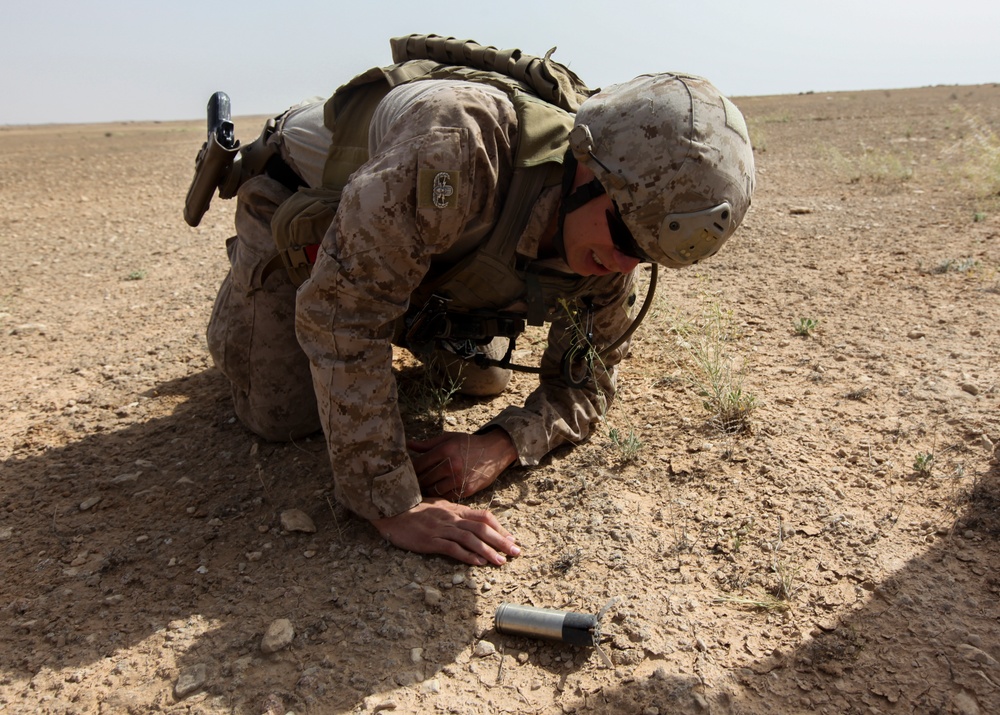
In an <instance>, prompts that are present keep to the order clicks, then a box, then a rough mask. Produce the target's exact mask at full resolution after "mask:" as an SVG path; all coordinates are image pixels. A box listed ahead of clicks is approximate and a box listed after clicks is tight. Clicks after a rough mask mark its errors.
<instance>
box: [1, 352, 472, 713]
mask: <svg viewBox="0 0 1000 715" xmlns="http://www.w3.org/2000/svg"><path fill="white" fill-rule="evenodd" d="M223 383H224V380H223V378H222V377H221V375H219V374H218V373H217V372H215V371H214V370H209V371H206V372H202V373H199V374H195V375H193V376H190V377H186V378H183V379H180V380H177V381H174V382H172V383H168V384H165V385H161V386H159V387H158V388H157V389H156V390H155V391H151V393H150V395H151V396H155V398H156V399H160V400H164V401H167V402H168V403H170V404H173V405H175V406H174V407H173V409H172V412H171V413H170V414H169V415H165V416H161V417H158V418H154V419H148V420H145V421H143V422H141V423H138V424H131V425H126V426H124V427H123V428H121V429H118V430H115V431H108V432H104V433H98V434H89V435H86V436H84V437H82V438H80V439H79V440H78V441H74V442H72V443H70V444H66V445H65V446H63V447H58V448H50V447H47V446H46V445H47V444H52V443H53V441H52V440H51V439H50V438H51V435H47V434H44V430H41V428H37V429H35V430H34V431H33V432H30V433H29V434H28V436H27V438H26V439H25V440H24V442H23V443H22V444H20V445H18V446H17V447H16V448H15V456H14V457H12V458H10V459H8V460H7V461H6V462H5V463H4V464H3V465H2V471H3V475H4V476H3V481H2V484H0V490H2V491H0V494H2V497H0V499H2V501H0V515H2V517H0V558H2V560H3V563H4V573H5V576H4V580H3V585H2V586H0V594H2V596H0V598H2V602H0V608H2V614H3V617H2V620H0V641H2V642H3V643H4V644H5V646H4V648H3V651H2V653H0V670H2V674H0V677H2V679H3V681H4V684H5V685H8V686H9V685H11V684H12V683H15V684H19V683H21V682H22V681H23V682H24V687H25V688H26V689H31V690H33V691H35V693H36V695H34V696H32V700H33V701H34V702H36V703H44V702H45V701H47V700H48V701H50V702H51V701H53V700H55V701H58V699H59V697H60V692H61V691H62V689H63V683H65V682H70V683H79V682H81V680H85V679H86V678H87V677H88V676H89V673H90V672H91V671H98V670H102V671H103V670H104V668H103V666H102V664H104V665H107V662H106V660H107V659H111V660H112V661H114V662H115V664H114V667H113V668H112V669H111V670H110V673H111V675H109V676H108V677H107V678H105V680H104V682H103V683H102V684H100V685H99V686H98V685H95V687H98V688H99V689H100V690H101V691H102V695H100V696H99V698H100V699H101V701H102V705H105V706H107V707H110V708H111V710H113V711H115V712H119V711H134V712H146V711H149V710H150V709H154V708H155V709H158V708H160V707H168V706H170V705H171V704H173V703H174V702H175V701H176V699H177V698H176V695H175V692H174V689H175V685H176V684H177V681H178V678H179V677H181V676H182V675H183V678H182V687H183V683H190V682H191V681H190V680H184V678H188V679H190V678H194V679H195V681H198V680H200V681H201V685H200V686H199V687H195V688H194V690H195V691H200V692H202V693H206V692H207V694H208V697H211V698H216V699H220V700H221V701H222V702H223V703H224V704H225V705H226V706H227V707H236V709H237V710H239V707H238V706H239V704H240V703H246V704H248V705H247V708H248V709H249V710H255V711H256V712H260V711H261V708H262V707H263V706H262V705H260V703H265V704H266V703H267V702H269V700H270V701H274V700H276V701H277V702H279V703H281V706H282V707H285V708H287V709H294V708H295V707H299V708H301V707H304V706H308V705H309V704H310V703H316V702H320V701H321V702H323V703H324V708H325V709H326V708H328V709H330V710H331V711H332V710H340V709H350V708H351V707H353V706H354V705H356V704H357V703H358V702H360V701H361V700H362V699H363V698H364V697H365V696H366V695H369V694H372V693H377V692H383V691H385V690H388V689H390V688H391V687H395V686H396V685H400V684H402V685H409V684H412V683H415V682H421V681H423V680H425V679H426V678H428V677H431V676H432V675H433V674H434V673H435V672H436V671H437V670H438V669H440V668H441V667H443V666H444V665H445V664H448V663H452V662H453V661H454V660H455V658H456V655H457V653H458V651H460V650H461V649H463V648H465V649H467V648H468V644H469V643H470V642H471V641H472V640H473V639H474V636H475V634H474V633H473V630H474V628H475V615H474V610H475V609H474V603H473V601H474V591H473V590H472V589H471V588H468V587H461V586H462V582H461V580H460V577H458V576H456V574H458V573H460V572H461V569H459V568H457V565H456V564H454V563H453V562H448V561H445V560H443V559H434V558H423V557H418V556H415V555H411V554H406V553H404V552H401V551H398V550H395V549H388V550H387V549H386V548H384V547H383V543H382V542H381V540H380V539H379V538H378V536H377V534H376V533H375V532H374V530H372V529H371V528H370V526H369V525H368V524H367V523H365V522H362V521H360V520H358V519H356V518H355V517H352V516H351V515H349V514H348V513H347V512H346V511H345V510H343V509H342V508H341V507H338V506H336V505H335V504H334V502H333V497H332V493H331V491H330V489H329V485H330V478H329V465H328V460H327V457H326V452H325V448H324V445H323V441H322V439H313V440H306V441H303V442H301V443H298V444H293V445H276V444H267V443H263V444H261V443H258V441H257V440H256V439H255V438H254V437H253V435H250V434H249V433H247V432H246V431H245V430H244V429H243V428H242V427H240V426H239V425H238V424H235V423H234V421H233V420H232V417H231V414H232V412H231V406H230V403H229V398H228V394H227V391H226V388H225V386H224V384H223ZM287 509H301V510H303V511H305V512H306V513H307V514H308V515H309V516H310V517H311V519H312V520H313V522H314V523H315V525H316V527H317V531H316V533H289V532H287V531H285V530H284V529H283V528H282V526H281V519H280V517H281V513H282V512H283V511H284V510H287ZM282 618H285V619H288V620H289V621H290V622H291V623H292V624H293V626H294V629H295V638H294V641H293V642H292V644H291V646H290V647H288V648H285V649H283V650H280V651H278V652H277V653H274V654H270V655H268V654H264V653H262V652H261V648H260V644H261V638H262V635H263V634H264V632H265V630H266V629H267V628H268V626H269V625H270V623H271V622H272V621H273V620H276V619H282ZM414 649H420V650H414ZM400 653H403V654H406V655H409V656H410V658H409V660H407V661H405V662H400ZM123 654H124V655H123ZM67 673H70V675H67ZM152 673H155V677H156V678H158V679H160V680H161V681H162V685H163V687H162V689H161V693H160V698H159V701H158V702H157V703H149V702H141V701H139V700H138V698H139V696H138V695H133V694H130V692H129V688H128V685H129V683H135V684H138V683H140V682H141V683H142V684H144V685H145V683H146V682H147V680H148V678H149V677H150V674H152ZM147 697H148V692H147ZM202 697H204V695H203V696H202ZM281 712H285V710H281Z"/></svg>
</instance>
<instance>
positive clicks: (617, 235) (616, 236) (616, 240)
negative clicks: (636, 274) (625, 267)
mask: <svg viewBox="0 0 1000 715" xmlns="http://www.w3.org/2000/svg"><path fill="white" fill-rule="evenodd" d="M614 207H615V210H614V211H612V210H611V209H608V210H607V211H605V212H604V213H605V215H606V216H607V217H608V232H609V233H610V234H611V243H612V244H614V247H615V248H616V249H618V250H619V251H621V252H622V253H624V254H625V255H626V256H628V257H629V258H635V259H636V260H639V261H642V262H644V263H653V259H652V258H650V257H649V255H648V254H647V253H646V252H645V251H643V250H642V248H640V246H639V244H638V243H637V242H636V240H635V236H633V235H632V232H631V231H629V229H628V226H626V225H625V220H624V219H623V218H622V214H621V211H619V210H618V204H617V203H614Z"/></svg>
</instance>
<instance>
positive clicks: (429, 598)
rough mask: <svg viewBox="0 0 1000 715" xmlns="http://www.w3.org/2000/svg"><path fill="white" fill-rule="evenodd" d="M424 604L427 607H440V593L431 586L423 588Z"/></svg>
mask: <svg viewBox="0 0 1000 715" xmlns="http://www.w3.org/2000/svg"><path fill="white" fill-rule="evenodd" d="M424 603H426V604H427V605H428V606H439V605H441V592H440V591H438V590H437V589H436V588H434V587H433V586H425V587H424Z"/></svg>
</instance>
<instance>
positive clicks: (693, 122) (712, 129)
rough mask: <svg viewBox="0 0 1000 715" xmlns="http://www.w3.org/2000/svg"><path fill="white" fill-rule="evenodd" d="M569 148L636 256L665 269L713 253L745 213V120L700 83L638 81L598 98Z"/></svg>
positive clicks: (749, 177)
mask: <svg viewBox="0 0 1000 715" xmlns="http://www.w3.org/2000/svg"><path fill="white" fill-rule="evenodd" d="M570 147H571V148H572V150H573V154H574V156H575V157H576V159H577V160H578V161H580V162H582V163H584V164H585V165H586V166H587V167H588V168H589V169H590V170H591V171H593V172H594V175H595V176H596V177H597V178H598V180H599V181H600V183H601V185H602V186H603V188H604V190H605V191H607V193H608V194H609V195H610V197H611V199H612V200H613V201H614V203H615V206H616V208H617V211H618V213H619V214H620V217H621V220H622V221H623V222H624V224H625V226H626V227H627V228H628V230H629V231H630V232H631V234H632V238H633V239H634V241H635V243H636V244H637V248H638V249H639V254H640V255H643V254H644V255H643V257H644V258H647V259H649V260H652V261H655V262H656V263H659V264H661V265H664V266H668V267H675V268H676V267H681V266H687V265H691V264H692V263H697V262H698V261H700V260H701V259H703V258H707V257H708V256H711V255H713V254H715V253H716V252H717V251H718V250H719V248H721V247H722V244H723V243H725V242H726V240H727V239H728V238H729V237H730V236H731V235H732V234H733V232H734V231H735V230H736V228H737V226H739V224H740V222H741V221H742V220H743V217H744V216H745V215H746V212H747V209H748V208H749V206H750V197H751V195H752V194H753V188H754V162H753V150H752V148H751V145H750V138H749V135H748V133H747V126H746V121H745V120H744V119H743V115H742V114H741V113H740V111H739V109H737V108H736V105H735V104H733V103H732V102H731V101H730V100H729V99H727V98H726V97H724V96H723V95H722V94H721V93H720V92H719V90H717V89H716V88H715V87H714V86H713V85H712V84H711V83H710V82H709V81H708V80H706V79H703V78H701V77H695V76H693V75H685V74H675V73H663V74H651V75H642V76H640V77H636V78H635V79H633V80H631V81H630V82H625V83H623V84H618V85H613V86H611V87H608V88H607V89H604V90H602V91H600V92H598V93H596V94H595V95H593V96H592V97H590V98H588V99H587V100H586V101H585V102H584V103H583V104H582V105H581V107H580V110H579V111H578V112H577V115H576V120H575V123H574V127H573V130H572V132H571V134H570ZM609 218H610V217H609Z"/></svg>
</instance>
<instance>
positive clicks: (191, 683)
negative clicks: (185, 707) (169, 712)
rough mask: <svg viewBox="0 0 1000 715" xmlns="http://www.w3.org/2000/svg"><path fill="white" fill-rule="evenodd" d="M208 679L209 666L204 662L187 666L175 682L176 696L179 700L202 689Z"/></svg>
mask: <svg viewBox="0 0 1000 715" xmlns="http://www.w3.org/2000/svg"><path fill="white" fill-rule="evenodd" d="M207 679H208V667H207V666H206V665H205V664H204V663H198V664H197V665H192V666H190V667H189V668H185V669H184V670H182V671H181V673H180V675H179V676H177V683H175V684H174V696H175V697H176V698H177V699H178V700H182V699H184V698H186V697H187V696H188V695H191V693H194V692H196V691H198V690H201V688H202V687H204V685H205V681H206V680H207Z"/></svg>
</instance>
